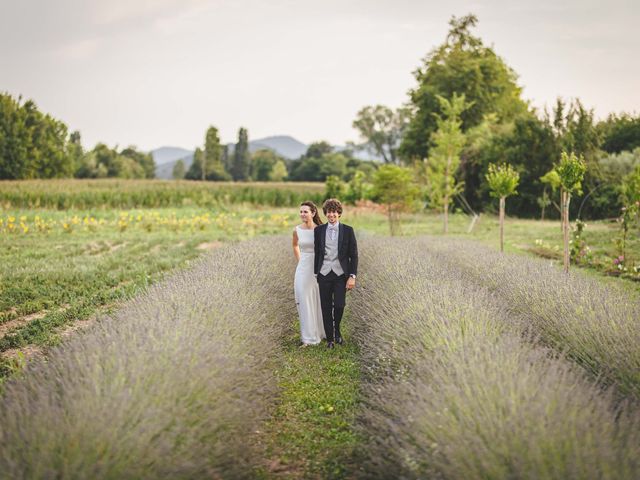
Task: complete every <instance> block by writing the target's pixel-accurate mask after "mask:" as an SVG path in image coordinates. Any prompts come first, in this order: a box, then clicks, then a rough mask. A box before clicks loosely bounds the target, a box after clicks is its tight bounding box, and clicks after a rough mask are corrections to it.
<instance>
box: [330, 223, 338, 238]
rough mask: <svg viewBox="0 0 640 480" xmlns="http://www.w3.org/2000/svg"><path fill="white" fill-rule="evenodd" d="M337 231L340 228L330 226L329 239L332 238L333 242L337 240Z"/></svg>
mask: <svg viewBox="0 0 640 480" xmlns="http://www.w3.org/2000/svg"><path fill="white" fill-rule="evenodd" d="M336 230H338V227H336V226H335V225H329V238H331V241H332V242H333V241H334V240H335V239H336Z"/></svg>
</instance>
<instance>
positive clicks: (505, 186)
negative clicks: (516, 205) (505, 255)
mask: <svg viewBox="0 0 640 480" xmlns="http://www.w3.org/2000/svg"><path fill="white" fill-rule="evenodd" d="M486 179H487V183H488V184H489V188H490V189H491V196H492V197H494V198H499V199H500V251H501V252H504V209H505V203H506V198H507V197H510V196H511V195H514V194H516V193H517V192H516V188H517V186H518V182H519V181H520V175H519V174H518V172H516V171H515V170H514V169H513V167H512V166H511V165H508V164H505V163H503V164H502V165H495V164H490V165H489V170H488V172H487V174H486Z"/></svg>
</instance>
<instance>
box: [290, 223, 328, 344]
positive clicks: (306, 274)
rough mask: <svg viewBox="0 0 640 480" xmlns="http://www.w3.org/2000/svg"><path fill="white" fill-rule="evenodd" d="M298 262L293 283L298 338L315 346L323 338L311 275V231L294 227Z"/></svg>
mask: <svg viewBox="0 0 640 480" xmlns="http://www.w3.org/2000/svg"><path fill="white" fill-rule="evenodd" d="M296 233H297V234H298V246H299V247H300V261H299V262H298V266H297V267H296V275H295V278H294V281H293V286H294V292H295V298H296V305H297V307H298V316H299V317H300V337H301V339H302V343H306V344H311V345H317V344H318V343H320V341H321V340H322V339H323V338H326V336H325V334H324V325H323V323H322V309H321V308H320V290H319V289H318V281H317V280H316V277H315V275H314V274H313V258H314V255H313V230H307V229H305V228H300V227H296Z"/></svg>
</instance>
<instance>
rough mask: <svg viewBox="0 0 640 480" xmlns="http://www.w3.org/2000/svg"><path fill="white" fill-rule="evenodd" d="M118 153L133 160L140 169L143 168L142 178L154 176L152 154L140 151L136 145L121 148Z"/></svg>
mask: <svg viewBox="0 0 640 480" xmlns="http://www.w3.org/2000/svg"><path fill="white" fill-rule="evenodd" d="M120 154H121V155H123V156H125V157H127V158H129V159H131V160H133V161H134V162H136V163H137V164H138V165H139V166H140V167H141V168H142V170H144V177H143V178H155V176H156V165H155V163H154V162H153V156H152V155H151V154H150V153H143V152H140V151H138V150H137V149H136V147H133V146H131V147H128V148H125V149H124V150H122V152H120ZM136 178H138V177H136Z"/></svg>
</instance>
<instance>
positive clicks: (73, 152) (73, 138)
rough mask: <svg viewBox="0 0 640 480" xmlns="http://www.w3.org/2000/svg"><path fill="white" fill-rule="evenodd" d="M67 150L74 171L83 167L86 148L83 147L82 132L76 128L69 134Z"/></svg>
mask: <svg viewBox="0 0 640 480" xmlns="http://www.w3.org/2000/svg"><path fill="white" fill-rule="evenodd" d="M67 152H68V154H69V158H70V161H71V163H72V164H73V173H74V175H75V174H76V172H77V171H78V170H79V169H80V168H81V167H82V157H84V149H83V148H82V140H81V136H80V132H79V131H78V130H75V131H73V132H72V133H71V135H69V143H68V144H67Z"/></svg>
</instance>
